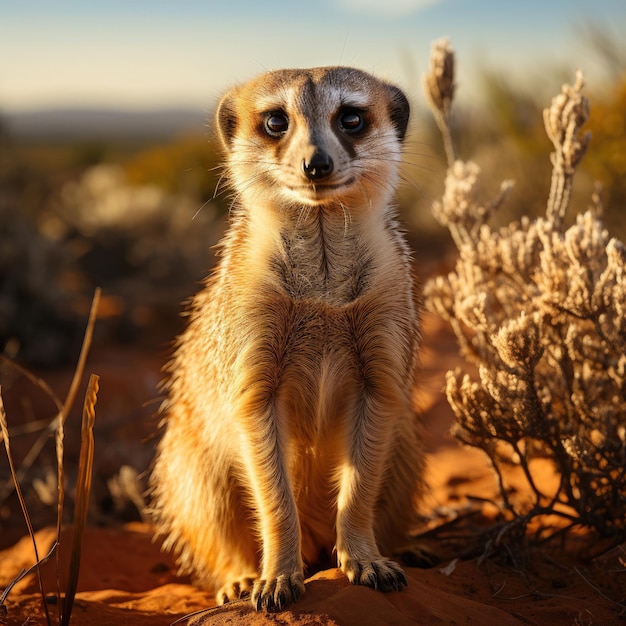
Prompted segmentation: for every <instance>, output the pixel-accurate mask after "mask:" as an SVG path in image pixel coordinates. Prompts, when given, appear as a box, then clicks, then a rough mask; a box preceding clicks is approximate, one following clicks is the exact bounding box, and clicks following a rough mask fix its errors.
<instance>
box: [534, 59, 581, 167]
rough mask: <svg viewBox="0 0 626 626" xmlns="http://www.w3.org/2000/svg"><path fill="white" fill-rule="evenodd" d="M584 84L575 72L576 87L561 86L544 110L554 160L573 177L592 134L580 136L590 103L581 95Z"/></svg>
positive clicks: (579, 72)
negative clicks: (554, 150) (547, 107)
mask: <svg viewBox="0 0 626 626" xmlns="http://www.w3.org/2000/svg"><path fill="white" fill-rule="evenodd" d="M583 85H584V80H583V75H582V72H581V71H580V70H577V71H576V84H575V85H574V86H573V87H572V86H570V85H563V87H562V88H561V93H560V94H559V95H558V96H556V97H555V98H553V99H552V104H551V106H550V108H549V109H544V111H543V120H544V124H545V127H546V133H547V134H548V137H549V138H550V141H552V143H553V144H554V147H555V148H556V153H555V155H554V158H555V159H556V160H557V162H558V163H559V164H562V166H563V168H564V170H565V172H566V173H568V174H573V172H574V169H575V168H576V166H577V165H578V163H579V162H580V160H581V159H582V157H583V156H584V154H585V152H586V151H587V146H588V145H589V140H590V139H591V133H585V134H584V135H582V136H580V130H581V128H582V126H583V125H584V124H585V122H586V121H587V119H588V118H589V101H588V100H587V98H585V97H584V96H583V95H582V88H583Z"/></svg>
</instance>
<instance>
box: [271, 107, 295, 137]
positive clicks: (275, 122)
mask: <svg viewBox="0 0 626 626" xmlns="http://www.w3.org/2000/svg"><path fill="white" fill-rule="evenodd" d="M288 128H289V118H288V117H287V115H286V114H285V113H283V112H282V111H275V112H274V113H270V114H269V115H268V116H267V117H266V118H265V132H266V133H267V134H268V135H271V136H272V137H279V136H280V135H282V134H283V133H285V132H287V129H288Z"/></svg>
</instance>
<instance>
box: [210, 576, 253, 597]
mask: <svg viewBox="0 0 626 626" xmlns="http://www.w3.org/2000/svg"><path fill="white" fill-rule="evenodd" d="M255 580H256V575H255V576H242V577H241V578H238V579H236V580H231V581H230V582H228V583H226V584H225V585H223V586H222V587H220V589H219V591H218V592H217V594H216V595H215V597H216V599H217V602H218V604H226V603H227V602H233V601H234V600H239V599H240V598H247V597H248V596H249V595H250V592H251V591H252V587H253V585H254V581H255Z"/></svg>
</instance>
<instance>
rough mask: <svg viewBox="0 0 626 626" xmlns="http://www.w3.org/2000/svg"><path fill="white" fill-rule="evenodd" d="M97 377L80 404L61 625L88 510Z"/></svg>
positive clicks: (71, 598)
mask: <svg viewBox="0 0 626 626" xmlns="http://www.w3.org/2000/svg"><path fill="white" fill-rule="evenodd" d="M98 380H99V378H98V376H96V375H94V374H92V375H91V376H90V378H89V385H88V387H87V393H86V395H85V403H84V405H83V421H82V428H81V442H80V457H79V461H78V480H77V484H76V505H75V507H74V523H73V527H72V553H71V557H70V570H69V575H68V581H67V588H66V590H65V599H64V601H63V611H62V619H61V625H62V626H68V624H69V623H70V617H71V615H72V606H73V605H74V596H75V594H76V586H77V584H78V574H79V571H80V556H81V551H82V539H83V531H84V529H85V522H86V521H87V512H88V509H89V494H90V493H91V478H92V470H93V454H94V438H93V426H94V422H95V418H96V410H95V406H96V400H97V396H98Z"/></svg>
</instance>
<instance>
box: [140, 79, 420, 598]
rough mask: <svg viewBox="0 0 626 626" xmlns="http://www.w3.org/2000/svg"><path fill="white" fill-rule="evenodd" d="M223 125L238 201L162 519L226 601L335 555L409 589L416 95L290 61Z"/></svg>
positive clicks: (199, 322)
mask: <svg viewBox="0 0 626 626" xmlns="http://www.w3.org/2000/svg"><path fill="white" fill-rule="evenodd" d="M216 117H217V130H218V133H219V136H220V138H221V140H222V143H223V146H224V149H225V152H226V165H227V171H228V178H229V181H230V185H231V186H232V189H233V191H234V203H233V207H232V213H231V223H230V228H229V230H228V233H227V234H226V236H225V238H224V240H223V243H222V246H221V259H220V262H219V266H218V267H217V269H216V271H215V272H214V273H213V275H212V277H211V278H209V279H208V280H207V282H206V285H205V287H204V289H203V290H202V291H200V293H199V294H198V295H197V296H196V297H195V299H194V300H193V303H192V305H191V307H190V311H189V325H188V327H187V330H186V331H185V332H184V333H183V334H182V336H181V337H180V338H179V340H178V344H177V349H176V352H175V356H174V357H173V360H172V361H171V362H170V364H169V367H168V373H169V382H168V383H167V389H168V399H167V400H166V402H165V404H164V409H163V410H164V417H165V419H164V423H165V432H164V435H163V438H162V440H161V442H160V444H159V448H158V454H157V458H156V461H155V467H154V472H153V476H152V489H153V492H154V507H155V514H156V520H157V528H158V530H159V531H160V532H161V533H162V534H164V535H165V536H166V542H165V545H166V546H167V547H171V548H173V549H174V550H175V551H176V552H177V554H178V557H179V562H180V564H181V566H182V568H183V569H185V570H188V571H191V572H193V573H194V574H195V575H196V577H197V578H198V579H199V580H200V581H201V582H203V583H204V584H207V585H209V586H212V587H213V588H214V589H216V590H217V597H218V600H219V601H220V602H226V601H228V600H233V599H235V598H238V597H240V596H246V595H250V597H251V601H252V604H253V606H255V607H256V608H257V609H269V610H272V609H282V608H283V607H285V606H286V605H287V604H289V603H290V602H293V601H296V600H297V599H298V598H299V596H300V595H301V594H302V592H303V591H304V583H303V581H304V567H305V565H313V564H315V563H318V562H319V560H320V557H321V555H323V554H325V553H326V554H330V553H331V552H332V550H333V548H335V549H336V554H337V561H338V563H339V565H340V567H341V569H342V570H343V571H344V573H345V574H346V576H347V577H348V579H349V580H350V581H352V582H353V583H356V584H362V585H367V586H369V587H374V588H377V589H381V590H392V589H400V588H401V587H402V586H403V585H405V584H406V579H405V576H404V573H403V571H402V569H401V568H400V566H399V565H398V564H397V563H395V562H394V561H392V560H390V559H389V558H387V557H388V556H389V555H390V554H391V553H392V551H393V549H394V547H397V546H398V544H399V543H401V542H403V541H404V539H405V534H406V532H407V530H408V529H409V527H410V525H411V523H412V521H413V515H414V511H415V502H416V499H417V498H418V497H419V495H420V492H421V490H422V487H423V466H424V464H423V454H422V446H421V441H420V436H419V430H418V429H419V424H418V419H417V416H416V413H415V411H414V409H413V406H412V390H413V382H414V378H415V363H416V353H417V348H418V340H419V322H418V306H417V304H416V303H417V298H416V297H415V292H416V290H415V287H414V281H413V278H412V275H411V268H410V265H411V263H410V254H409V251H408V248H407V244H406V243H405V239H404V237H403V235H402V233H401V230H400V228H399V225H398V223H397V221H396V217H395V212H394V209H393V205H392V196H393V194H394V191H395V187H396V184H397V180H398V168H399V163H400V160H401V149H402V143H403V140H404V136H405V132H406V128H407V123H408V119H409V105H408V102H407V99H406V97H405V96H404V94H403V93H402V92H401V91H400V90H399V89H398V88H396V87H394V86H391V85H389V84H387V83H385V82H382V81H380V80H378V79H376V78H374V77H372V76H370V75H369V74H367V73H365V72H362V71H359V70H356V69H350V68H344V67H327V68H315V69H310V70H281V71H275V72H269V73H266V74H263V75H262V76H260V77H258V78H256V79H255V80H252V81H251V82H248V83H246V84H244V85H242V86H239V87H236V88H234V89H233V90H231V91H230V92H228V93H227V94H226V95H225V96H224V97H223V99H222V100H221V102H220V104H219V107H218V111H217V116H216ZM383 554H384V555H387V556H382V555H383Z"/></svg>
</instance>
